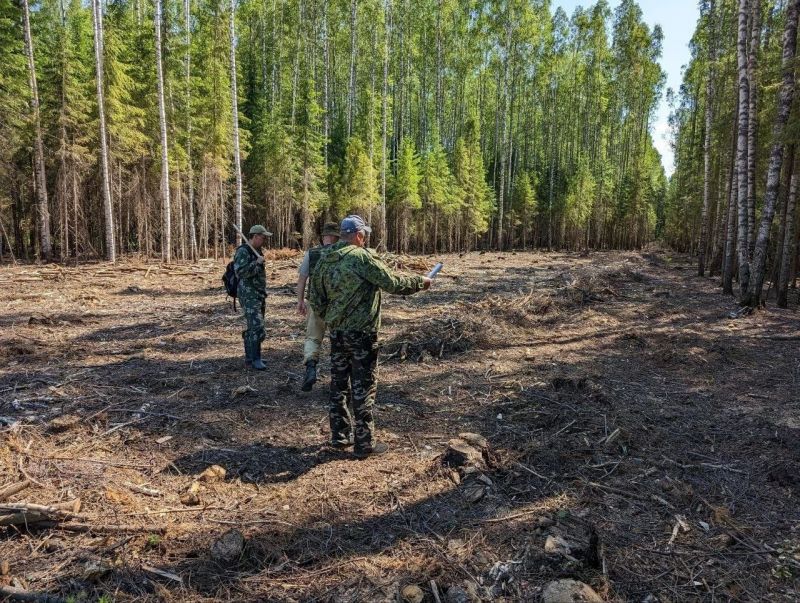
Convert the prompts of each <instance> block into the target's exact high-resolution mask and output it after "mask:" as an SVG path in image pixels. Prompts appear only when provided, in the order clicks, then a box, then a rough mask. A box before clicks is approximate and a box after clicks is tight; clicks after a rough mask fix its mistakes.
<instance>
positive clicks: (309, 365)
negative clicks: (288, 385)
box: [300, 360, 317, 392]
mask: <svg viewBox="0 0 800 603" xmlns="http://www.w3.org/2000/svg"><path fill="white" fill-rule="evenodd" d="M316 382H317V361H316V360H309V361H308V362H306V377H305V379H304V380H303V385H301V386H300V391H304V392H310V391H311V388H312V387H314V384H315V383H316Z"/></svg>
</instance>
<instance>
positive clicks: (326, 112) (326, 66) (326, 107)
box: [322, 0, 331, 173]
mask: <svg viewBox="0 0 800 603" xmlns="http://www.w3.org/2000/svg"><path fill="white" fill-rule="evenodd" d="M322 54H323V67H322V103H323V108H322V136H323V151H324V155H325V172H326V173H327V171H328V146H329V143H330V123H331V121H330V120H331V108H330V98H329V95H330V82H329V81H328V77H329V71H330V42H329V39H328V0H323V1H322Z"/></svg>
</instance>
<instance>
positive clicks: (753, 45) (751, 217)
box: [747, 0, 761, 258]
mask: <svg viewBox="0 0 800 603" xmlns="http://www.w3.org/2000/svg"><path fill="white" fill-rule="evenodd" d="M752 3H753V5H752V7H751V9H752V13H751V24H750V31H751V35H750V52H749V54H748V57H747V79H748V81H749V83H750V108H749V118H748V121H747V249H748V255H749V256H750V257H751V258H752V256H753V247H754V245H755V234H756V231H755V228H756V131H757V129H758V103H757V100H758V84H757V82H756V75H757V71H756V61H757V58H758V54H757V53H758V48H759V45H760V41H761V0H752Z"/></svg>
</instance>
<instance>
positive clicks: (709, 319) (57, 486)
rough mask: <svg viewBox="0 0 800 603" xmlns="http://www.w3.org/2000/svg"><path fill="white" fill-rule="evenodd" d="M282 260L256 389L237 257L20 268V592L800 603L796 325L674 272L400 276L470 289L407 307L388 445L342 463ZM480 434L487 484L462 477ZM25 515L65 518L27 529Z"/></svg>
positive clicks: (13, 470) (463, 260) (9, 510)
mask: <svg viewBox="0 0 800 603" xmlns="http://www.w3.org/2000/svg"><path fill="white" fill-rule="evenodd" d="M267 257H268V260H269V264H268V268H269V298H268V302H267V305H268V319H267V327H268V333H269V336H268V340H267V342H266V343H265V346H264V358H265V362H266V363H267V365H268V370H267V371H265V372H263V373H255V372H247V371H245V370H243V366H242V364H243V363H242V360H241V351H240V347H241V334H240V333H241V329H242V322H241V317H240V316H239V315H237V314H235V313H233V311H232V308H231V305H230V303H228V301H227V300H226V298H225V296H224V293H223V291H222V287H221V281H220V277H221V274H222V272H223V270H224V264H225V262H223V261H220V262H213V261H204V262H200V263H199V264H197V265H174V266H169V267H165V266H161V265H159V264H140V263H135V262H122V263H120V264H119V265H117V266H108V265H106V264H96V265H90V266H84V267H81V268H79V269H75V268H65V267H55V266H19V267H16V268H12V267H0V282H3V283H11V284H14V285H15V286H12V287H4V288H2V290H0V327H2V328H0V358H2V360H3V362H2V364H0V492H4V491H6V490H4V489H5V488H8V487H10V486H13V487H18V486H20V485H22V486H21V487H22V489H21V490H19V491H16V492H14V493H13V494H9V495H8V496H7V500H5V501H0V506H1V505H4V504H5V505H6V507H4V508H0V522H4V523H5V524H8V525H4V526H2V527H0V530H3V531H2V533H1V534H0V550H2V554H0V562H7V563H8V566H7V570H6V569H5V565H0V569H2V570H3V571H2V572H0V574H2V575H0V585H3V586H5V585H10V586H13V587H16V588H20V589H24V590H27V591H31V592H47V593H52V594H58V595H60V596H64V597H67V596H73V597H75V598H76V600H78V601H80V600H97V598H99V597H100V596H101V595H104V594H105V595H108V596H110V597H113V599H114V600H115V601H120V602H124V601H174V602H178V601H180V602H184V601H197V602H200V601H208V600H234V601H255V600H270V601H397V600H398V597H402V593H404V592H405V593H412V594H413V595H414V596H415V597H419V596H420V594H421V596H422V598H423V601H435V597H436V596H439V598H440V599H441V600H442V601H447V600H470V601H477V600H482V601H490V600H493V601H539V600H541V598H542V595H543V589H544V587H545V586H546V585H548V584H550V583H553V581H555V580H567V579H571V580H573V581H576V582H579V583H583V584H586V585H589V587H591V588H592V589H593V590H594V591H596V592H597V593H598V594H599V595H600V596H601V597H602V598H603V599H604V600H609V601H611V600H624V601H651V602H666V601H714V600H723V599H724V600H740V601H765V600H769V601H796V600H797V599H798V597H800V594H799V592H798V576H800V559H798V558H797V557H796V555H797V551H798V550H800V534H799V533H798V531H797V526H798V525H800V511H798V509H800V505H798V504H797V497H798V489H799V486H798V481H797V479H796V475H797V471H796V467H797V466H798V463H800V458H799V457H798V452H797V451H798V449H800V446H798V442H800V399H798V397H797V395H796V391H797V383H798V382H799V381H800V349H798V346H796V345H794V342H795V341H796V339H793V338H797V339H800V319H798V316H797V314H796V310H789V311H780V310H774V309H772V308H770V309H769V310H766V311H759V312H757V313H755V314H753V315H750V316H742V317H739V318H729V314H730V312H731V310H734V309H735V305H734V304H733V301H732V300H731V299H728V298H725V297H723V296H722V295H721V294H720V293H719V291H718V288H717V286H716V283H713V282H711V281H709V280H704V279H699V278H696V277H694V276H693V274H694V271H693V270H692V269H691V266H690V264H689V261H688V259H687V258H683V257H681V256H674V255H673V256H670V255H667V254H665V253H661V252H653V253H648V254H646V255H644V256H643V255H641V254H636V253H591V254H588V255H579V254H562V253H550V254H532V253H531V254H528V253H505V254H479V253H471V254H464V255H462V256H447V257H444V258H428V257H425V258H416V257H412V258H406V257H405V256H396V257H394V258H387V261H389V262H390V263H393V264H394V265H397V266H403V267H405V268H407V269H413V270H415V271H417V272H424V271H426V270H428V269H430V267H432V265H433V263H434V261H439V260H441V261H444V264H445V269H444V271H443V272H442V273H441V275H440V276H439V277H438V279H437V281H436V284H435V286H434V287H433V288H432V289H431V290H430V291H429V292H426V293H422V294H419V295H416V296H411V297H407V298H402V297H392V296H386V298H385V312H384V331H383V333H382V341H383V342H384V346H383V351H382V356H381V365H382V366H381V367H380V379H379V386H378V404H377V407H376V421H377V425H378V430H379V431H378V434H379V438H380V439H381V440H383V441H385V442H387V443H388V444H389V446H390V451H389V452H388V453H387V454H386V455H383V456H381V457H379V458H373V459H368V460H366V461H355V460H353V458H352V453H351V452H350V451H349V450H344V451H342V450H335V449H332V448H329V447H328V446H327V445H326V440H327V437H328V426H327V423H328V417H327V411H326V407H325V405H326V392H327V372H328V369H329V365H328V359H327V357H326V351H327V344H325V345H326V347H325V348H324V350H323V356H322V361H321V366H320V374H321V380H320V383H319V384H318V385H317V386H316V389H315V390H314V391H313V392H312V393H311V394H302V393H301V392H300V391H299V385H300V382H301V378H302V374H303V367H302V353H301V346H302V338H303V324H302V320H301V319H300V318H299V317H298V316H297V315H296V314H295V313H294V308H295V297H294V296H295V292H294V288H293V287H294V282H295V279H296V274H297V273H296V270H297V265H298V264H299V262H300V259H301V255H300V253H299V252H296V251H291V252H288V251H287V252H281V253H280V254H273V255H269V254H268V256H267ZM464 434H478V436H477V440H476V441H478V440H479V441H480V442H481V447H483V446H484V441H485V449H486V455H485V460H486V462H485V463H482V462H481V463H471V464H468V465H467V466H465V467H458V468H454V467H452V466H451V465H450V464H448V463H444V462H443V459H444V458H445V457H446V454H447V451H448V446H449V445H452V442H453V441H454V440H459V441H460V440H463V437H462V436H464ZM465 441H466V440H465ZM481 458H484V457H483V456H482V457H481ZM76 500H79V501H80V504H79V507H80V508H79V510H76V508H77V507H76V505H75V501H76ZM22 503H28V504H39V505H47V506H49V507H53V508H52V509H51V510H50V511H49V513H51V514H52V513H55V516H53V517H52V518H51V519H52V521H51V523H44V524H43V523H41V522H40V523H36V522H33V523H31V522H27V523H26V521H25V520H24V518H23V521H16V522H14V521H13V519H14V518H17V519H18V518H19V513H20V511H19V507H18V505H20V504H22ZM13 505H17V507H14V506H13ZM57 505H60V506H59V507H56V506H57ZM53 509H55V510H53ZM41 512H42V511H41V509H39V510H38V511H37V513H40V514H41ZM28 517H29V518H30V517H33V516H32V515H31V516H28ZM11 524H13V525H11ZM220 543H222V544H220ZM412 587H414V588H412ZM434 593H436V594H434ZM448 597H450V599H448ZM458 597H461V598H460V599H459V598H458Z"/></svg>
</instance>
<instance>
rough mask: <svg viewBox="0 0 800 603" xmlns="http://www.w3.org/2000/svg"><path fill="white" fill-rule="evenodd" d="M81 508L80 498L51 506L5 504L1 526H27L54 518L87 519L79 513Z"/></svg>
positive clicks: (0, 520)
mask: <svg viewBox="0 0 800 603" xmlns="http://www.w3.org/2000/svg"><path fill="white" fill-rule="evenodd" d="M80 506H81V501H80V499H79V498H78V499H75V500H71V501H69V502H65V503H58V504H55V505H50V506H47V505H36V504H33V503H4V504H0V526H17V525H26V524H31V523H38V522H40V521H45V520H51V519H53V518H61V519H73V518H79V519H85V517H83V516H81V515H80V514H79V513H78V510H79V509H80Z"/></svg>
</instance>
